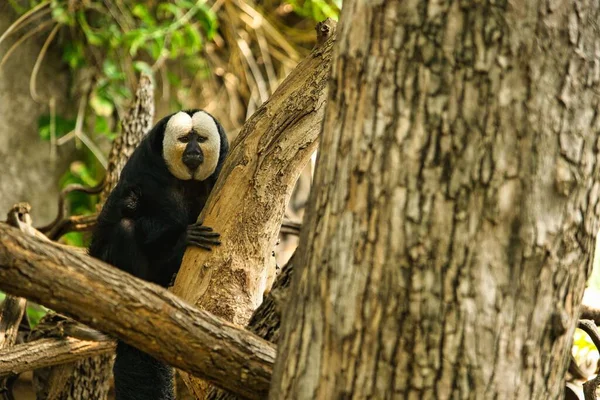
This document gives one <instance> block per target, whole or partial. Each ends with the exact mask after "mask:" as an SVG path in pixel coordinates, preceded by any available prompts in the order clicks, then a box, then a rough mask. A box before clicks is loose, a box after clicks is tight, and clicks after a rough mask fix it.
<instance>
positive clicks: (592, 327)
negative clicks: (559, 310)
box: [577, 319, 600, 400]
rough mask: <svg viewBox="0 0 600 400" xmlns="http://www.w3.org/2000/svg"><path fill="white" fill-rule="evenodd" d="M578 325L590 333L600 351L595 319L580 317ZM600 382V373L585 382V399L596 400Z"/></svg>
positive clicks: (599, 337)
mask: <svg viewBox="0 0 600 400" xmlns="http://www.w3.org/2000/svg"><path fill="white" fill-rule="evenodd" d="M577 327H578V328H579V329H581V330H582V331H584V332H585V333H587V334H588V336H589V337H590V339H591V340H592V343H594V346H596V349H598V351H600V332H598V328H597V327H596V324H595V323H594V321H592V320H590V319H580V320H579V321H578V323H577ZM599 384H600V375H596V377H594V378H593V379H590V380H589V381H587V382H585V383H584V384H583V395H584V397H585V400H596V397H597V396H596V389H597V388H598V385H599Z"/></svg>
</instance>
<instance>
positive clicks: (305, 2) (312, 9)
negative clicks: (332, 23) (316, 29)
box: [288, 0, 342, 21]
mask: <svg viewBox="0 0 600 400" xmlns="http://www.w3.org/2000/svg"><path fill="white" fill-rule="evenodd" d="M288 3H289V4H290V5H291V6H292V7H293V8H294V12H295V13H296V14H298V15H301V16H303V17H308V18H312V19H313V20H314V21H323V20H324V19H325V18H332V19H334V20H336V21H337V20H338V17H339V15H340V10H341V8H342V0H288Z"/></svg>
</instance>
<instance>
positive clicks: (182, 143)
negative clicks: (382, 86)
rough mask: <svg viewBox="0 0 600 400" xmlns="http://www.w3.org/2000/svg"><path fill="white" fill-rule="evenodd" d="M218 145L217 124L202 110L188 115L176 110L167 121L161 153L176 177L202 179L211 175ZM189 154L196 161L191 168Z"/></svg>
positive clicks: (216, 160)
mask: <svg viewBox="0 0 600 400" xmlns="http://www.w3.org/2000/svg"><path fill="white" fill-rule="evenodd" d="M220 148H221V137H220V136H219V130H218V128H217V124H216V123H215V120H214V119H212V117H211V116H210V115H208V114H207V113H205V112H204V111H197V112H196V113H194V115H192V116H189V115H188V114H186V113H185V112H183V111H180V112H178V113H177V114H175V115H173V116H172V117H171V118H170V119H169V122H167V126H166V128H165V138H164V140H163V157H164V158H165V162H166V163H167V167H168V168H169V171H170V172H171V173H172V174H173V175H174V176H175V177H176V178H177V179H181V180H190V179H195V180H198V181H203V180H205V179H206V178H208V177H209V176H211V175H212V174H213V173H214V172H215V169H216V168H217V164H218V162H219V152H220ZM198 149H199V150H200V151H199V152H198V151H197V150H198ZM199 154H200V155H199ZM184 156H185V157H186V159H187V160H188V161H187V163H186V162H184ZM192 157H193V158H194V161H195V162H196V163H198V162H199V165H198V166H197V167H196V168H195V169H194V168H190V162H189V158H192Z"/></svg>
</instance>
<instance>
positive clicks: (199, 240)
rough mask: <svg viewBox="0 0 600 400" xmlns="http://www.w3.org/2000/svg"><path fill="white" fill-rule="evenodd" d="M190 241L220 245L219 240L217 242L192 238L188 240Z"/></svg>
mask: <svg viewBox="0 0 600 400" xmlns="http://www.w3.org/2000/svg"><path fill="white" fill-rule="evenodd" d="M190 242H192V243H202V244H212V245H213V246H220V245H221V242H219V241H218V240H210V239H203V238H193V239H192V240H190Z"/></svg>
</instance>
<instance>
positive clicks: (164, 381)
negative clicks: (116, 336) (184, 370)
mask: <svg viewBox="0 0 600 400" xmlns="http://www.w3.org/2000/svg"><path fill="white" fill-rule="evenodd" d="M113 373H114V377H115V397H116V400H174V399H175V393H174V390H173V369H172V368H171V367H169V366H168V365H167V364H165V363H163V362H160V361H158V360H156V359H154V358H152V357H151V356H149V355H148V354H146V353H144V352H142V351H140V350H138V349H136V348H135V347H132V346H130V345H128V344H126V343H123V342H121V341H120V340H119V341H118V342H117V358H116V360H115V366H114V368H113Z"/></svg>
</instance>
